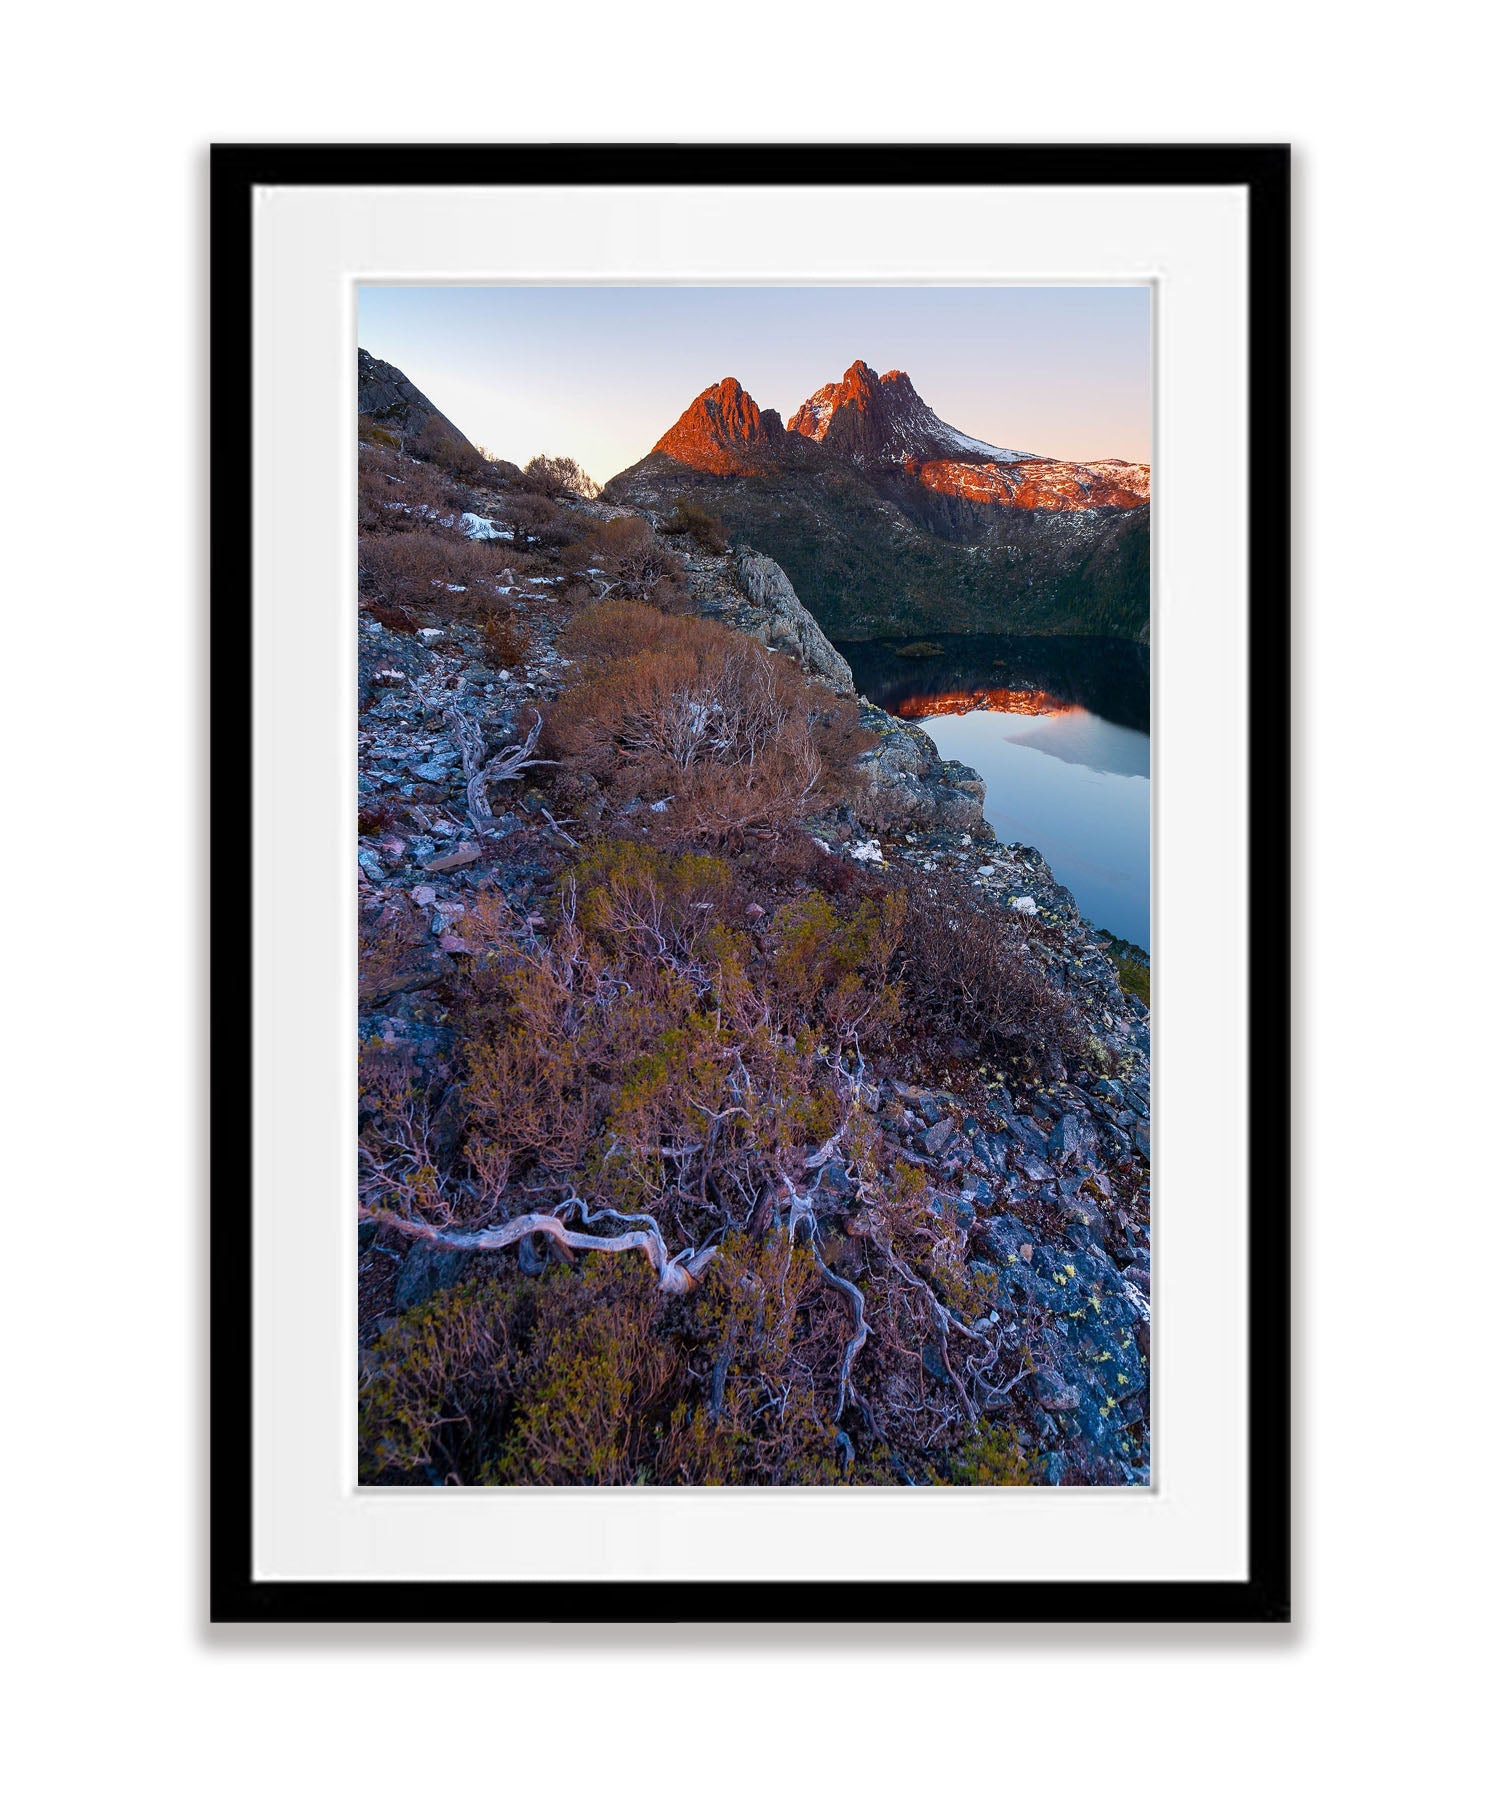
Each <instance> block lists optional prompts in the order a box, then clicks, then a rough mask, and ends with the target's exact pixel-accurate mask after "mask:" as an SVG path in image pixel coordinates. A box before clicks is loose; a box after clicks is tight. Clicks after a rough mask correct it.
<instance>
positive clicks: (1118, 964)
mask: <svg viewBox="0 0 1500 1800" xmlns="http://www.w3.org/2000/svg"><path fill="white" fill-rule="evenodd" d="M1107 954H1108V956H1109V960H1110V961H1111V962H1112V963H1113V964H1114V965H1115V972H1116V973H1117V974H1118V975H1119V977H1120V986H1121V987H1122V988H1124V990H1125V992H1126V993H1127V994H1134V995H1135V997H1136V999H1137V1000H1140V1001H1143V1002H1144V1003H1145V1004H1146V1005H1147V1006H1149V1005H1150V1004H1151V970H1150V968H1149V967H1148V966H1147V965H1146V964H1145V963H1139V962H1137V961H1136V960H1135V959H1134V958H1133V957H1128V956H1122V955H1121V954H1120V952H1119V951H1118V950H1110V951H1109V952H1108V953H1107Z"/></svg>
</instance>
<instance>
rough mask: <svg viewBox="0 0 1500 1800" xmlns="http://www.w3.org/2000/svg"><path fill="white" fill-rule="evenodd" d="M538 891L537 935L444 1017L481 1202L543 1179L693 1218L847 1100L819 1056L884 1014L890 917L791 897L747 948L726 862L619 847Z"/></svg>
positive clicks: (688, 1221) (875, 1033)
mask: <svg viewBox="0 0 1500 1800" xmlns="http://www.w3.org/2000/svg"><path fill="white" fill-rule="evenodd" d="M557 904H558V908H559V918H558V922H557V925H556V927H555V928H554V930H553V932H552V935H551V937H550V939H549V940H548V941H547V942H545V943H538V942H536V941H535V940H533V941H531V942H530V943H518V944H517V945H516V947H515V950H514V952H513V954H512V955H511V956H510V957H509V958H507V959H505V961H504V963H503V964H502V965H499V966H496V967H494V968H493V969H481V970H479V971H477V972H476V973H475V975H474V976H473V979H472V985H471V990H470V993H469V995H468V997H467V998H466V1000H465V1001H464V1002H463V1003H462V1005H461V1006H460V1007H459V1008H458V1010H457V1012H456V1014H455V1018H454V1029H455V1033H456V1036H457V1038H458V1040H459V1041H460V1042H463V1043H465V1044H466V1046H467V1057H468V1064H467V1067H468V1076H467V1084H466V1089H465V1099H466V1107H467V1113H468V1118H469V1139H468V1146H469V1155H470V1158H471V1162H472V1163H473V1166H474V1168H475V1170H476V1171H477V1172H478V1175H479V1179H480V1180H481V1181H482V1183H483V1184H484V1185H485V1186H486V1187H487V1189H488V1191H489V1192H490V1194H491V1195H492V1199H493V1204H495V1205H496V1206H503V1204H504V1202H503V1193H504V1191H505V1190H507V1189H508V1188H513V1187H514V1185H515V1184H516V1183H517V1182H530V1181H542V1180H545V1181H549V1182H556V1181H559V1180H560V1181H564V1182H567V1183H570V1184H573V1185H574V1186H575V1187H576V1191H578V1192H579V1193H581V1194H585V1195H592V1196H594V1197H595V1198H603V1199H607V1200H609V1201H610V1203H611V1204H622V1203H629V1204H632V1205H635V1204H642V1203H650V1204H653V1205H662V1206H665V1207H666V1208H667V1212H666V1214H664V1215H663V1216H668V1217H671V1216H676V1214H677V1213H679V1212H680V1211H681V1209H682V1208H687V1214H688V1216H687V1217H685V1218H684V1220H683V1223H684V1224H685V1225H687V1226H691V1227H693V1228H696V1227H697V1226H698V1225H701V1223H702V1218H701V1215H700V1214H699V1213H698V1211H697V1209H699V1208H701V1207H704V1206H707V1207H708V1211H709V1213H710V1214H712V1212H713V1208H712V1206H710V1205H708V1201H707V1194H708V1184H709V1183H710V1182H713V1181H722V1182H723V1183H724V1184H725V1188H726V1191H734V1192H738V1193H742V1194H743V1195H744V1196H745V1200H744V1204H745V1205H746V1208H747V1209H748V1207H749V1206H750V1205H753V1203H754V1200H755V1196H756V1192H757V1191H758V1189H757V1185H756V1184H757V1183H758V1182H759V1181H760V1180H761V1179H763V1178H764V1172H765V1171H766V1170H770V1169H774V1168H776V1167H778V1166H781V1162H782V1159H785V1158H789V1157H792V1156H793V1154H794V1151H795V1150H796V1147H797V1146H800V1145H805V1144H807V1143H810V1142H812V1143H816V1142H821V1141H823V1139H825V1138H826V1137H827V1136H828V1135H829V1134H830V1133H831V1132H832V1131H834V1130H835V1129H836V1127H837V1123H838V1120H839V1118H840V1116H841V1107H842V1106H843V1105H844V1103H845V1100H846V1098H847V1096H846V1095H844V1094H843V1091H842V1090H841V1088H840V1085H839V1079H838V1074H837V1071H836V1070H835V1069H834V1068H832V1067H831V1066H830V1064H829V1062H828V1057H829V1056H830V1055H832V1054H833V1053H834V1052H835V1050H836V1049H837V1047H839V1046H841V1045H844V1044H847V1043H848V1042H850V1041H851V1040H852V1039H853V1038H854V1037H855V1036H860V1038H861V1041H862V1042H866V1043H874V1042H877V1041H879V1039H880V1037H881V1035H882V1033H884V1032H888V1031H889V1029H890V1026H891V1024H892V1022H893V1021H894V1018H895V1016H896V1010H897V996H896V993H895V990H894V988H893V987H892V985H891V983H890V982H889V980H888V978H887V965H888V963H889V961H890V957H891V946H892V944H893V942H894V933H895V918H894V914H893V913H892V912H889V911H883V910H881V909H880V908H877V907H873V906H868V905H862V906H861V907H860V908H858V909H856V910H855V912H854V913H853V914H852V915H851V916H850V917H848V918H846V919H843V920H840V919H839V918H838V917H837V916H836V915H835V914H834V912H833V911H832V909H831V907H829V906H828V905H827V904H826V902H825V903H824V904H823V906H822V907H821V908H820V907H818V906H817V905H814V904H810V903H800V904H799V903H793V904H792V905H790V906H788V907H785V908H782V909H780V910H778V912H777V913H775V914H774V915H773V916H772V917H771V919H770V920H769V922H768V923H769V927H770V929H769V930H768V932H767V933H766V934H765V939H764V944H762V943H758V942H757V941H756V940H755V939H754V938H753V937H752V936H751V934H750V933H749V932H747V931H746V930H744V929H743V928H742V926H740V925H738V924H736V923H735V921H736V920H738V919H741V918H742V917H743V899H742V896H741V895H740V894H739V893H738V890H737V888H736V884H735V878H734V874H733V871H732V870H731V869H730V868H729V866H728V865H727V864H726V863H724V862H723V861H721V860H720V859H718V858H716V857H712V856H703V855H672V854H670V853H667V852H665V851H662V850H658V849H654V848H652V847H650V846H648V845H646V844H644V843H639V842H635V841H631V840H623V841H620V840H615V841H609V842H606V843H604V844H602V845H601V846H600V847H599V848H598V849H596V850H595V851H593V852H592V853H591V854H590V855H588V856H586V857H584V858H583V859H582V860H581V861H580V862H579V863H577V864H576V865H575V866H574V867H573V868H572V869H571V870H569V871H568V872H567V873H566V874H565V875H564V877H563V878H562V880H561V882H560V884H559V900H558V902H557ZM820 979H821V980H822V981H823V982H824V988H825V991H824V992H822V993H819V994H817V995H814V996H813V998H812V999H811V1001H810V1000H809V992H810V988H811V986H812V984H814V983H816V982H817V981H819V980H820Z"/></svg>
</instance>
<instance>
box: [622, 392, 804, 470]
mask: <svg viewBox="0 0 1500 1800" xmlns="http://www.w3.org/2000/svg"><path fill="white" fill-rule="evenodd" d="M784 432H785V427H784V426H783V425H782V422H781V415H780V413H778V412H776V411H775V410H774V409H773V408H771V407H767V408H766V409H765V410H764V411H762V410H761V408H760V407H758V406H757V405H756V404H755V401H754V400H753V399H752V398H751V397H750V395H749V394H748V393H746V391H745V389H744V388H742V387H741V386H740V384H739V382H738V381H736V380H735V378H734V377H733V376H732V375H726V376H725V377H724V379H723V380H722V381H720V382H718V383H717V384H716V385H715V386H713V387H708V388H705V389H704V390H703V392H702V393H701V394H699V396H698V397H697V399H696V400H694V401H693V403H692V405H691V406H689V407H688V409H687V411H686V412H685V413H683V415H682V417H681V418H680V419H679V420H678V421H677V423H676V424H675V425H674V426H673V427H672V429H671V430H670V431H668V432H667V433H666V434H665V435H664V436H662V437H660V438H658V439H657V441H656V444H655V445H654V446H653V449H654V450H655V451H657V452H660V453H661V454H662V455H664V456H670V457H672V458H673V460H674V461H676V462H680V463H686V464H688V465H689V467H691V468H695V469H706V470H708V471H710V472H711V473H712V474H715V475H735V474H739V473H741V472H742V471H743V470H745V469H747V468H751V467H753V466H754V465H755V464H756V462H757V461H759V460H760V455H761V453H763V452H764V451H765V450H766V449H767V448H769V447H770V446H772V445H774V444H776V443H777V442H778V441H779V440H780V439H781V438H782V436H783V435H784Z"/></svg>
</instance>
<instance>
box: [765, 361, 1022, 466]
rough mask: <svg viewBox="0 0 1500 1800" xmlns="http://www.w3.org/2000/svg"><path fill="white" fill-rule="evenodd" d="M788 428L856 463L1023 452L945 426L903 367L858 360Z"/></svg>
mask: <svg viewBox="0 0 1500 1800" xmlns="http://www.w3.org/2000/svg"><path fill="white" fill-rule="evenodd" d="M788 429H789V430H791V431H794V432H797V433H798V434H799V435H800V436H802V437H807V438H812V439H813V440H814V441H815V442H817V443H820V444H824V445H826V446H827V447H828V448H829V449H830V450H833V451H836V452H839V453H840V454H842V455H844V456H847V457H849V458H850V459H851V460H852V461H854V462H857V463H903V464H908V465H910V464H915V463H921V462H926V461H930V460H933V459H936V458H945V459H950V460H951V459H954V458H957V459H960V460H975V461H981V460H991V459H994V460H999V461H1011V460H1013V459H1014V458H1015V457H1017V456H1018V455H1020V454H1022V453H1021V452H1017V451H1013V450H1001V449H999V448H997V446H995V445H994V444H985V443H981V442H980V441H979V440H978V439H977V438H971V437H967V436H965V434H964V433H963V432H961V431H956V430H954V428H953V427H952V426H951V425H945V424H944V423H943V421H942V420H941V419H940V418H939V417H938V416H937V414H936V413H935V412H934V411H933V410H932V408H931V407H930V406H929V405H928V404H927V402H926V401H925V400H924V399H923V398H922V396H921V395H920V394H919V393H918V392H917V390H916V389H915V388H914V387H913V386H912V381H911V377H910V376H909V375H908V374H907V373H906V371H905V370H904V369H890V370H888V371H887V372H886V373H885V374H884V375H877V374H876V373H875V371H874V370H873V369H872V368H871V367H870V365H869V364H868V363H867V362H864V361H862V360H861V361H856V362H853V363H851V364H850V366H849V367H848V368H847V369H846V370H845V371H844V377H843V380H842V381H831V382H829V383H828V384H827V386H826V387H820V388H819V389H818V391H817V393H815V394H813V395H812V396H810V398H808V399H807V400H804V401H803V403H802V405H801V406H799V407H798V408H797V410H796V412H794V413H793V414H792V419H791V424H790V426H789V427H788Z"/></svg>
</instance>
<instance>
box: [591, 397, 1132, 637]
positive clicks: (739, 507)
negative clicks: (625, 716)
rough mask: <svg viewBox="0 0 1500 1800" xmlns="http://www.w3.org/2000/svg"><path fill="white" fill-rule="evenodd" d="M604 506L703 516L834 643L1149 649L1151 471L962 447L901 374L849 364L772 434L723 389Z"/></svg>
mask: <svg viewBox="0 0 1500 1800" xmlns="http://www.w3.org/2000/svg"><path fill="white" fill-rule="evenodd" d="M605 492H606V496H607V497H608V498H610V499H612V500H615V501H617V502H620V503H626V504H633V505H636V506H641V507H645V508H648V509H652V510H658V511H670V510H671V509H672V508H673V506H674V505H675V504H676V503H677V502H678V501H687V502H690V503H692V504H695V505H699V506H704V507H707V508H708V509H709V510H710V511H712V512H714V513H716V514H717V515H718V516H719V518H720V519H722V521H723V522H724V525H725V526H726V528H727V529H728V530H729V531H730V533H731V534H732V535H733V536H735V537H736V538H742V539H743V540H744V541H746V542H747V543H749V544H751V545H752V546H753V547H754V548H755V549H757V550H761V551H763V552H765V554H767V555H769V556H773V557H774V558H775V559H776V560H777V561H778V562H779V563H781V565H782V566H783V567H784V568H785V569H786V571H787V573H788V574H789V575H790V577H791V579H792V581H793V583H794V584H795V586H796V589H797V592H798V593H799V594H800V595H801V596H802V599H803V601H804V603H805V604H806V605H807V606H808V608H809V609H810V610H811V611H812V613H813V615H814V617H815V618H816V619H817V620H818V623H819V624H820V625H821V626H822V627H823V628H824V630H825V631H827V632H828V633H829V634H830V635H831V636H834V637H844V638H864V637H883V636H889V635H899V634H902V633H911V632H920V631H924V630H925V631H948V632H954V631H987V632H1022V633H1025V632H1031V633H1044V632H1080V633H1090V634H1099V635H1105V636H1112V637H1124V638H1131V639H1135V640H1138V641H1141V642H1144V641H1145V640H1146V638H1147V636H1148V634H1149V624H1150V591H1151V563H1150V529H1151V527H1150V511H1151V508H1150V495H1151V471H1150V468H1149V467H1148V466H1147V465H1145V464H1143V463H1132V462H1125V461H1120V460H1114V459H1109V460H1103V461H1097V462H1089V463H1076V462H1068V461H1066V460H1064V459H1062V458H1058V457H1052V456H1046V455H1041V454H1038V453H1036V452H1034V451H1027V450H1014V449H1005V448H1002V447H1001V446H999V445H996V444H989V443H986V442H984V441H983V440H981V439H978V438H973V437H970V436H968V435H967V434H966V433H965V432H962V431H959V430H958V429H957V428H956V427H954V426H952V425H949V424H947V423H945V422H944V421H943V420H942V419H940V418H938V416H937V414H936V413H935V412H934V411H933V410H932V408H931V407H930V406H928V405H927V403H926V402H925V401H924V400H923V399H922V398H921V396H920V395H919V394H918V393H917V391H916V389H915V387H914V386H913V385H912V382H911V379H910V377H909V376H908V375H907V374H905V373H904V372H903V371H901V370H895V369H893V370H891V371H890V372H889V373H888V374H885V375H881V376H877V375H876V373H875V371H874V370H873V369H872V368H871V367H870V366H869V364H867V363H864V362H855V363H854V364H852V365H851V367H850V368H849V369H848V370H847V371H846V372H845V374H844V377H843V379H842V380H841V381H837V382H830V383H828V384H827V385H826V386H824V387H822V388H819V389H818V391H817V392H816V393H815V394H813V395H811V396H810V397H809V398H808V399H807V400H806V401H804V402H803V404H802V405H801V406H800V407H798V409H797V410H796V412H794V413H793V414H792V417H791V420H790V423H789V424H786V425H784V424H783V423H782V420H781V416H780V414H779V413H777V412H775V411H774V410H773V409H771V408H769V407H767V408H762V407H760V406H758V405H757V404H756V402H755V401H754V399H753V398H752V397H751V396H750V395H749V394H748V393H747V392H746V391H745V389H744V388H743V387H742V386H741V385H740V383H739V382H738V381H736V380H735V379H734V378H733V377H732V376H730V377H726V378H725V379H724V380H723V381H721V382H719V383H717V384H716V385H715V386H714V387H711V388H707V389H705V390H704V392H703V393H701V394H700V395H698V397H697V398H696V399H695V400H694V401H693V402H692V404H691V405H690V406H689V407H688V408H687V410H686V411H685V412H684V413H683V414H682V416H681V418H679V419H678V420H677V422H676V424H675V425H673V426H672V427H671V429H670V430H668V431H667V432H665V433H664V434H663V435H662V437H661V438H660V439H658V441H657V443H656V444H655V446H654V447H653V449H652V451H651V453H650V455H648V456H646V457H643V458H642V459H641V461H640V462H638V463H635V464H633V465H632V466H631V467H630V468H628V469H625V470H623V471H622V472H621V473H620V474H618V475H616V476H615V477H614V479H613V480H612V481H611V482H610V483H609V484H608V486H607V488H606V490H605Z"/></svg>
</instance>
